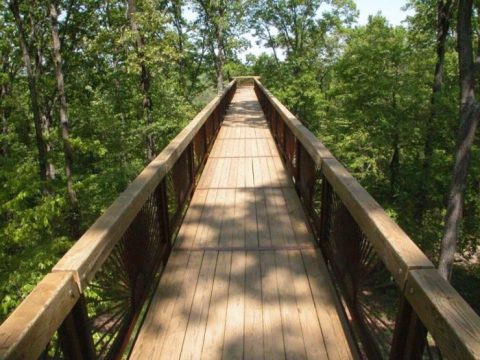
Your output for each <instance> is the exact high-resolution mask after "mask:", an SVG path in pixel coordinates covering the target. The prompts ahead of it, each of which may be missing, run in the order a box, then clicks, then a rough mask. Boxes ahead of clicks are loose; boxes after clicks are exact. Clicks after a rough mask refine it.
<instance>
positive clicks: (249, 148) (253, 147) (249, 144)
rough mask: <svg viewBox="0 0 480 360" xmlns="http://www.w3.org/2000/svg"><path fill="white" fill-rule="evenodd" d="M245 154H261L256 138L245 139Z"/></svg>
mask: <svg viewBox="0 0 480 360" xmlns="http://www.w3.org/2000/svg"><path fill="white" fill-rule="evenodd" d="M244 156H250V157H252V156H259V151H258V146H257V141H256V140H255V139H245V153H244Z"/></svg>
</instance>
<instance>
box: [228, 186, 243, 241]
mask: <svg viewBox="0 0 480 360" xmlns="http://www.w3.org/2000/svg"><path fill="white" fill-rule="evenodd" d="M245 205H246V204H245V190H243V189H236V190H235V215H234V223H233V238H232V241H231V243H230V244H231V246H238V247H240V246H245V216H246V208H245Z"/></svg>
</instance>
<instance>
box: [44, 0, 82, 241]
mask: <svg viewBox="0 0 480 360" xmlns="http://www.w3.org/2000/svg"><path fill="white" fill-rule="evenodd" d="M49 8H50V9H49V10H50V21H51V24H52V45H53V46H52V50H53V62H54V65H55V79H56V82H57V91H58V99H59V112H60V129H61V134H62V143H63V155H64V158H65V176H66V179H67V193H68V200H69V202H70V219H69V220H70V235H71V236H72V238H73V239H76V238H78V237H79V236H80V209H79V207H78V200H77V193H76V191H75V189H74V186H73V150H72V146H71V144H70V134H69V128H68V112H67V99H66V96H65V83H64V79H63V69H62V54H61V50H60V37H59V35H58V20H57V18H58V14H57V9H56V6H55V4H54V3H53V2H51V3H50V5H49Z"/></svg>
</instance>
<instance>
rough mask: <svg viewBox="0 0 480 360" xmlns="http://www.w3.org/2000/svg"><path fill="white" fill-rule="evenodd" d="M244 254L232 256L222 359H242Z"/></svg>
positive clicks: (236, 253)
mask: <svg viewBox="0 0 480 360" xmlns="http://www.w3.org/2000/svg"><path fill="white" fill-rule="evenodd" d="M244 293H245V253H244V252H243V253H241V252H235V253H233V254H232V266H231V270H230V284H229V289H228V305H227V319H226V323H225V337H224V340H223V358H224V359H232V360H234V359H243V339H244V320H245V316H244V314H245V308H244Z"/></svg>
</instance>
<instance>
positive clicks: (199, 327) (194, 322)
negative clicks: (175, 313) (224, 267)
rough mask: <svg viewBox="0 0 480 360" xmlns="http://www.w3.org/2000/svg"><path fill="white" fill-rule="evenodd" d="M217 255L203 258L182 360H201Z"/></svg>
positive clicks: (212, 254)
mask: <svg viewBox="0 0 480 360" xmlns="http://www.w3.org/2000/svg"><path fill="white" fill-rule="evenodd" d="M217 255H218V253H217V252H207V253H205V255H204V257H203V262H202V269H201V270H200V276H199V278H198V283H197V290H196V292H195V297H194V298H193V305H192V311H191V313H190V318H189V320H188V327H187V331H186V333H185V340H184V342H183V347H182V354H181V357H180V359H200V357H201V354H202V347H203V342H204V338H205V329H206V326H207V315H208V312H209V307H210V297H211V295H212V287H213V280H214V278H215V266H216V264H217Z"/></svg>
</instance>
